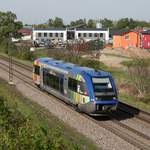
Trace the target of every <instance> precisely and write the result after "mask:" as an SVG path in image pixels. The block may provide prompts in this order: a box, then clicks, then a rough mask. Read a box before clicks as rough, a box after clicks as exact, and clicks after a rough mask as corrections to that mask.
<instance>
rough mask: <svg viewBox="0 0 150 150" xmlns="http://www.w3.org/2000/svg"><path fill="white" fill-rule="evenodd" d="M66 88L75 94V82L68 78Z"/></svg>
mask: <svg viewBox="0 0 150 150" xmlns="http://www.w3.org/2000/svg"><path fill="white" fill-rule="evenodd" d="M68 87H69V89H70V90H72V91H75V92H77V80H75V79H72V78H69V80H68Z"/></svg>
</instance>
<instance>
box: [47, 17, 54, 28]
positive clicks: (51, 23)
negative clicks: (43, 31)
mask: <svg viewBox="0 0 150 150" xmlns="http://www.w3.org/2000/svg"><path fill="white" fill-rule="evenodd" d="M53 26H54V20H53V19H51V18H50V19H49V20H48V27H53Z"/></svg>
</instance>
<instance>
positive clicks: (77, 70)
mask: <svg viewBox="0 0 150 150" xmlns="http://www.w3.org/2000/svg"><path fill="white" fill-rule="evenodd" d="M36 61H39V62H41V63H43V64H47V65H49V66H52V67H55V68H57V69H60V70H62V71H63V72H68V73H72V74H81V73H83V72H84V73H87V74H89V75H90V76H111V74H110V73H108V72H106V71H102V70H98V71H96V70H95V69H93V68H88V67H81V66H79V65H76V64H72V63H67V62H64V61H62V60H56V59H53V58H47V57H45V58H38V59H37V60H36Z"/></svg>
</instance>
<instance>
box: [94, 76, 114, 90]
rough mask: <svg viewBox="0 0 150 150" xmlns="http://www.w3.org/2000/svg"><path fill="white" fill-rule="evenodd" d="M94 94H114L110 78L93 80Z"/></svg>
mask: <svg viewBox="0 0 150 150" xmlns="http://www.w3.org/2000/svg"><path fill="white" fill-rule="evenodd" d="M92 82H93V86H94V92H113V88H112V84H111V81H110V79H109V78H92Z"/></svg>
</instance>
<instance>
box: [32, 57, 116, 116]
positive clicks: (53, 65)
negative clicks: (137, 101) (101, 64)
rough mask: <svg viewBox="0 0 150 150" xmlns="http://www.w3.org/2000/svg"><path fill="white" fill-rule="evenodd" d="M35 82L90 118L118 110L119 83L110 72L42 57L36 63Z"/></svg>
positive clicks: (34, 68)
mask: <svg viewBox="0 0 150 150" xmlns="http://www.w3.org/2000/svg"><path fill="white" fill-rule="evenodd" d="M33 80H34V82H35V84H36V85H38V86H39V87H40V88H42V89H43V90H46V91H47V92H49V93H51V94H53V95H55V96H57V97H59V98H61V99H62V100H64V101H67V102H68V103H71V104H74V105H76V106H77V107H78V108H79V110H80V111H83V112H85V113H88V114H90V115H97V114H106V113H107V112H108V111H111V110H116V108H117V104H118V99H117V91H116V86H115V82H114V79H113V78H112V76H111V74H110V73H108V72H106V71H101V70H95V69H92V68H88V67H81V66H78V65H75V64H72V63H66V62H64V61H61V60H56V59H53V58H38V59H36V60H35V61H34V67H33Z"/></svg>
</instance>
